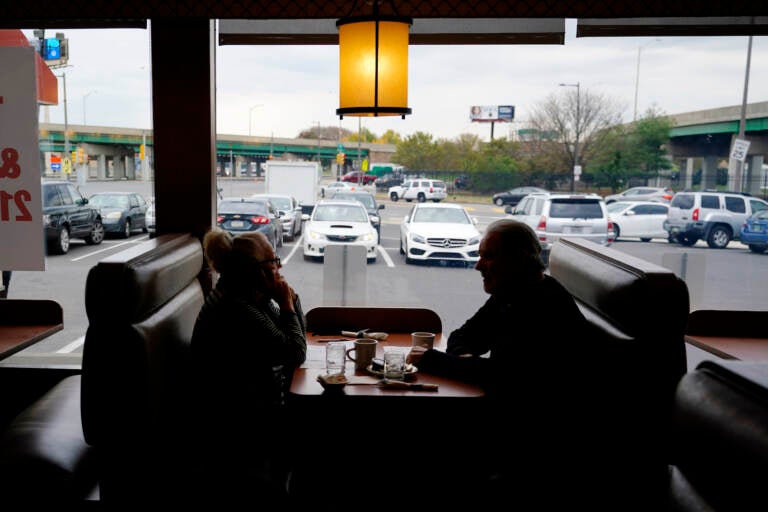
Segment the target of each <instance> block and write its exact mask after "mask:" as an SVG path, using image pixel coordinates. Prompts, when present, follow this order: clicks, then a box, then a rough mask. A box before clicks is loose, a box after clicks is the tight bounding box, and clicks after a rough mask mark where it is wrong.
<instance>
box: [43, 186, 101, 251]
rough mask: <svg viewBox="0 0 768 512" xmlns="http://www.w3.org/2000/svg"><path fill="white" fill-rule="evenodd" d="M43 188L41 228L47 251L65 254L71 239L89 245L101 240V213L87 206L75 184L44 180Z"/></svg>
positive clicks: (86, 200) (86, 201)
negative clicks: (80, 239)
mask: <svg viewBox="0 0 768 512" xmlns="http://www.w3.org/2000/svg"><path fill="white" fill-rule="evenodd" d="M42 187H43V194H42V198H43V228H44V230H45V242H46V247H47V249H48V252H50V253H52V254H66V253H67V252H68V251H69V242H70V240H71V239H72V238H82V239H83V240H85V243H87V244H89V245H97V244H100V243H101V242H102V241H103V240H104V225H103V224H102V223H101V211H99V209H98V208H95V207H93V206H91V205H90V204H88V199H86V198H85V197H83V195H82V194H81V193H80V191H79V190H78V189H77V188H75V185H74V184H72V183H70V182H68V181H45V182H43V184H42Z"/></svg>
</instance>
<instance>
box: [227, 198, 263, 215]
mask: <svg viewBox="0 0 768 512" xmlns="http://www.w3.org/2000/svg"><path fill="white" fill-rule="evenodd" d="M219 213H247V214H257V215H266V214H267V203H264V202H261V201H222V202H221V203H219Z"/></svg>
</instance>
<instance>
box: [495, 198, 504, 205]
mask: <svg viewBox="0 0 768 512" xmlns="http://www.w3.org/2000/svg"><path fill="white" fill-rule="evenodd" d="M494 202H495V203H496V206H504V200H503V199H502V198H500V197H497V198H496V201H494Z"/></svg>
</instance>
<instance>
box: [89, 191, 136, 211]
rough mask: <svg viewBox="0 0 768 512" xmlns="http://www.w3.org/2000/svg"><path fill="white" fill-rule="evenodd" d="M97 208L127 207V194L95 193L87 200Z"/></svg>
mask: <svg viewBox="0 0 768 512" xmlns="http://www.w3.org/2000/svg"><path fill="white" fill-rule="evenodd" d="M88 202H90V203H91V204H93V205H94V206H98V207H99V208H128V204H129V202H128V196H124V195H108V194H96V195H94V196H92V197H91V199H90V200H89V201H88Z"/></svg>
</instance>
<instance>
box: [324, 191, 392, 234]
mask: <svg viewBox="0 0 768 512" xmlns="http://www.w3.org/2000/svg"><path fill="white" fill-rule="evenodd" d="M333 199H340V200H347V201H358V202H360V204H362V205H363V206H365V209H366V210H367V211H368V218H369V219H370V220H371V225H373V227H374V228H375V229H376V233H377V234H378V235H379V242H381V217H380V216H379V210H383V209H384V205H383V204H378V203H377V202H376V196H374V195H373V194H371V193H370V192H364V191H353V192H344V191H339V192H336V193H335V194H333Z"/></svg>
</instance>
